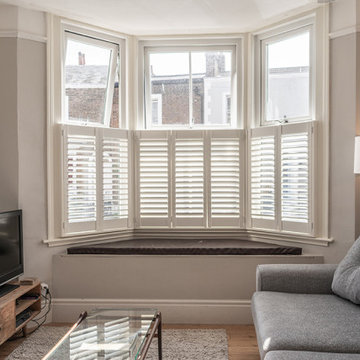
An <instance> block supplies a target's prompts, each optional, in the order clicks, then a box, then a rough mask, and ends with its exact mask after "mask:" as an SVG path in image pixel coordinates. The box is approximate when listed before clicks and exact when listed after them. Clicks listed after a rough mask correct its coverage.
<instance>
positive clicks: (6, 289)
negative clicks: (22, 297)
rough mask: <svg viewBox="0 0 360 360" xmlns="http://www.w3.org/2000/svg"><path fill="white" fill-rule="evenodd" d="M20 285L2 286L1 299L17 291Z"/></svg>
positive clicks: (0, 289) (0, 290) (0, 287)
mask: <svg viewBox="0 0 360 360" xmlns="http://www.w3.org/2000/svg"><path fill="white" fill-rule="evenodd" d="M19 286H20V285H13V284H5V285H3V286H0V297H2V296H5V295H6V294H8V293H9V292H11V291H13V290H15V289H17V288H18V287H19Z"/></svg>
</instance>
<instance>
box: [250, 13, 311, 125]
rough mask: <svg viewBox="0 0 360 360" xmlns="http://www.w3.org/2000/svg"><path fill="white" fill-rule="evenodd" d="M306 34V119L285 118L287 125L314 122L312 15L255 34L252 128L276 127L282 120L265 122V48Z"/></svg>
mask: <svg viewBox="0 0 360 360" xmlns="http://www.w3.org/2000/svg"><path fill="white" fill-rule="evenodd" d="M305 31H309V34H310V69H309V77H310V79H309V116H307V117H301V118H300V117H299V118H287V119H286V120H287V122H289V123H293V122H304V121H314V120H316V108H315V106H316V91H315V86H316V81H315V76H316V70H315V67H316V62H317V59H316V55H317V48H316V34H315V16H309V17H306V18H305V19H301V20H298V21H294V22H292V23H291V24H286V25H283V26H280V27H278V28H276V29H271V30H268V31H265V32H262V33H261V34H257V35H255V40H254V41H255V99H254V100H255V102H254V105H255V119H256V120H255V125H256V126H272V125H276V124H280V123H282V122H283V119H278V120H266V96H267V94H266V91H267V76H266V74H267V59H266V46H267V45H269V44H272V43H276V42H279V41H282V40H286V39H289V38H291V37H293V36H295V35H296V34H301V33H304V32H305Z"/></svg>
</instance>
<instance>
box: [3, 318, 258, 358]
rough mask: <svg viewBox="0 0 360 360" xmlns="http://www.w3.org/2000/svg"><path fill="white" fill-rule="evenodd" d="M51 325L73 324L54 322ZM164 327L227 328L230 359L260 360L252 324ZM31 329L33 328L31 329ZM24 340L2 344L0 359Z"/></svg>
mask: <svg viewBox="0 0 360 360" xmlns="http://www.w3.org/2000/svg"><path fill="white" fill-rule="evenodd" d="M49 325H51V326H64V325H71V324H63V323H56V324H55V323H52V324H49ZM163 328H164V329H225V330H226V333H227V337H228V351H229V360H260V356H259V352H258V348H257V342H256V335H255V330H254V327H253V326H252V325H166V324H164V326H163ZM30 331H31V330H30ZM23 341H24V338H19V339H16V340H13V341H7V342H6V343H4V344H3V345H1V346H0V360H5V358H6V356H8V355H9V354H10V353H11V352H12V351H13V350H14V349H15V348H16V347H17V346H19V345H20V344H21V343H22V342H23Z"/></svg>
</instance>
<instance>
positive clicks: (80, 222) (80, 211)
mask: <svg viewBox="0 0 360 360" xmlns="http://www.w3.org/2000/svg"><path fill="white" fill-rule="evenodd" d="M96 151H97V146H96V134H95V131H94V130H93V129H82V128H79V127H75V126H64V127H63V159H64V165H63V167H64V200H65V204H64V220H63V221H64V225H65V228H64V229H63V231H64V232H65V233H72V232H81V231H93V230H95V228H96V217H97V198H96V187H97V176H96V168H97V167H96V165H97V164H96Z"/></svg>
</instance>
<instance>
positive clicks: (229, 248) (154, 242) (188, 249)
mask: <svg viewBox="0 0 360 360" xmlns="http://www.w3.org/2000/svg"><path fill="white" fill-rule="evenodd" d="M67 253H68V254H103V255H301V254H302V249H301V248H299V247H295V246H281V245H276V244H268V243H261V242H254V241H246V240H236V239H191V238H190V239H170V238H169V239H157V238H147V239H146V238H140V239H134V240H124V241H117V242H112V243H106V244H98V245H85V246H76V247H70V248H68V249H67Z"/></svg>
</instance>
